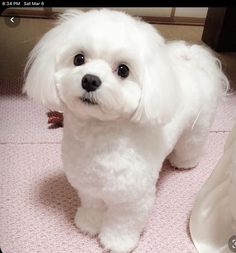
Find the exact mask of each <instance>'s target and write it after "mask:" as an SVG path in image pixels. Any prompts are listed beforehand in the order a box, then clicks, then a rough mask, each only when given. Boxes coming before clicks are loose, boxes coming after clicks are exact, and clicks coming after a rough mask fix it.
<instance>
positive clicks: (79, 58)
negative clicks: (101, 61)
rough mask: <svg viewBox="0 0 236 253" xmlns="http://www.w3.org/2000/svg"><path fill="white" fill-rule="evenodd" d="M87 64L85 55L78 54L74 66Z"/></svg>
mask: <svg viewBox="0 0 236 253" xmlns="http://www.w3.org/2000/svg"><path fill="white" fill-rule="evenodd" d="M84 63H85V57H84V55H82V54H77V55H76V56H75V57H74V65H75V66H80V65H83V64H84Z"/></svg>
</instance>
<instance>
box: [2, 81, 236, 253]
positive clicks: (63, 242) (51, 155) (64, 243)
mask: <svg viewBox="0 0 236 253" xmlns="http://www.w3.org/2000/svg"><path fill="white" fill-rule="evenodd" d="M0 85H1V84H0ZM46 111H47V110H46V109H45V108H43V107H42V106H40V105H37V104H35V103H33V102H32V101H30V100H28V99H26V98H25V97H22V96H17V95H11V96H10V95H3V96H0V119H1V120H0V180H1V181H0V182H1V183H0V190H1V191H0V194H1V195H0V197H1V202H0V246H1V248H2V251H3V253H20V252H23V253H28V252H29V253H36V252H37V253H50V252H52V253H62V252H63V253H64V252H67V253H90V252H91V253H102V252H103V251H102V249H101V248H100V247H99V243H98V240H97V238H96V237H95V238H90V237H88V236H85V235H83V234H81V233H80V232H79V230H78V229H77V228H76V227H75V226H74V224H73V218H74V215H75V211H76V207H77V205H78V204H79V200H78V197H77V195H76V193H75V191H74V190H73V189H72V187H71V186H70V185H69V183H68V182H67V180H66V178H65V176H64V175H63V172H62V170H61V161H60V140H61V134H62V132H61V129H54V130H50V129H47V117H46V114H45V113H46ZM235 120H236V96H235V95H232V96H229V97H226V98H225V99H224V101H222V103H221V105H220V107H219V109H218V113H217V116H216V120H215V122H214V124H213V126H212V129H211V132H210V133H209V136H208V140H207V143H206V147H205V153H204V155H203V156H202V159H201V162H200V164H199V165H198V167H197V168H195V169H193V170H187V171H177V170H173V169H172V168H171V167H169V166H168V164H165V165H164V166H163V170H162V172H161V176H160V180H159V181H158V183H157V190H158V191H157V198H156V204H155V206H154V208H153V210H152V212H151V215H150V217H149V220H148V223H147V226H146V228H145V231H144V233H143V235H142V237H141V239H140V243H139V246H138V247H137V249H136V250H135V251H134V253H170V252H171V253H180V252H181V253H196V250H195V248H194V245H193V243H192V241H191V238H190V235H189V230H188V220H189V215H190V212H191V208H192V207H193V204H194V200H195V198H196V196H197V193H198V191H199V190H200V188H201V186H202V185H203V183H204V182H205V180H206V179H207V177H208V176H209V175H210V174H211V172H212V170H213V169H214V166H215V165H216V163H217V161H218V159H219V157H220V155H221V154H222V151H223V147H224V142H225V139H226V137H227V135H228V132H229V131H230V130H231V128H232V126H233V124H234V122H235Z"/></svg>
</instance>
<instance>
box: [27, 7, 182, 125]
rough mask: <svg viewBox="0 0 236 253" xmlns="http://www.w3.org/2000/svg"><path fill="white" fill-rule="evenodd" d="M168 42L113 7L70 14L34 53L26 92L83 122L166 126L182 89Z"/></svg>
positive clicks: (42, 40)
mask: <svg viewBox="0 0 236 253" xmlns="http://www.w3.org/2000/svg"><path fill="white" fill-rule="evenodd" d="M165 47H166V45H165V41H164V39H163V38H162V37H161V35H160V34H159V33H158V32H157V31H156V30H155V28H153V27H152V26H151V25H150V24H147V23H145V22H143V21H141V20H139V19H136V18H133V17H131V16H129V15H127V14H125V13H122V12H117V11H111V10H108V9H101V10H91V11H89V12H80V11H75V10H73V11H67V12H66V13H64V14H63V15H62V16H61V18H60V19H59V21H58V23H57V24H56V26H55V27H54V28H53V29H51V30H50V31H49V32H48V33H46V34H45V35H44V36H43V37H42V39H41V40H40V41H39V42H38V44H37V45H36V46H35V48H34V49H33V50H32V52H31V54H30V56H29V60H28V63H27V66H26V75H27V76H26V80H25V85H24V91H25V92H26V93H27V94H28V95H29V96H30V97H33V98H34V99H36V100H39V101H40V102H42V103H43V104H45V105H46V106H48V107H49V108H51V109H56V110H63V107H64V106H66V107H67V109H68V110H70V111H71V112H72V113H73V114H74V115H76V116H78V117H79V118H82V119H84V118H96V119H99V120H103V121H107V120H116V119H128V120H131V121H134V122H144V123H145V122H146V123H147V122H157V123H159V124H164V123H167V122H168V121H169V120H170V119H171V118H172V116H173V114H174V113H175V108H176V105H177V100H178V91H177V88H176V84H175V77H174V74H173V71H172V69H171V65H170V60H169V59H168V55H167V52H166V50H165Z"/></svg>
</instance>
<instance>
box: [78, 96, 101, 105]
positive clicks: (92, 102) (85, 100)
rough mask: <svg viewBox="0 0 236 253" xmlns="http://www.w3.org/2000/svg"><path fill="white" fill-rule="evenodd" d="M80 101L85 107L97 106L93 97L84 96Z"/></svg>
mask: <svg viewBox="0 0 236 253" xmlns="http://www.w3.org/2000/svg"><path fill="white" fill-rule="evenodd" d="M80 100H81V101H82V102H83V103H84V104H87V105H97V104H98V103H97V101H96V100H95V98H94V97H93V96H87V95H84V96H82V97H80Z"/></svg>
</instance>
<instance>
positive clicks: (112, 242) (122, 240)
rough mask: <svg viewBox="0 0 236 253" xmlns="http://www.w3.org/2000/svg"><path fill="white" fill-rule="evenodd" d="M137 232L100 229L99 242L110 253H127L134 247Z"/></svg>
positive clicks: (136, 242) (136, 240)
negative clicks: (123, 232) (122, 232)
mask: <svg viewBox="0 0 236 253" xmlns="http://www.w3.org/2000/svg"><path fill="white" fill-rule="evenodd" d="M139 237H140V235H139V233H132V234H131V233H130V234H129V233H125V234H121V233H120V232H116V231H114V230H113V231H102V232H101V234H100V235H99V239H100V243H101V245H102V246H103V248H104V249H105V250H110V252H111V253H129V252H131V251H132V250H134V249H135V248H136V246H137V245H138V241H139Z"/></svg>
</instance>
